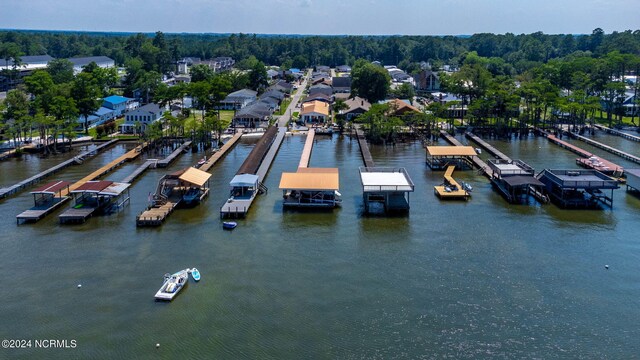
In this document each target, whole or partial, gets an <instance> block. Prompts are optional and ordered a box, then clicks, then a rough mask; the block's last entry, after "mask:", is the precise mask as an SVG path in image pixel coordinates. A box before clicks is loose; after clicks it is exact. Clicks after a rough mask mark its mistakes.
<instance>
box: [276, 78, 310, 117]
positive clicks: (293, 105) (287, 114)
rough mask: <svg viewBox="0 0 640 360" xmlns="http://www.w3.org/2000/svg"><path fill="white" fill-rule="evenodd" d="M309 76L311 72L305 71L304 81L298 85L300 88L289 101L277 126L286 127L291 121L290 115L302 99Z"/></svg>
mask: <svg viewBox="0 0 640 360" xmlns="http://www.w3.org/2000/svg"><path fill="white" fill-rule="evenodd" d="M310 76H311V70H309V71H307V73H306V75H305V76H304V80H303V81H302V85H300V87H299V88H298V91H297V92H296V94H295V95H294V96H293V99H292V100H291V103H290V104H289V106H288V107H287V110H286V111H285V112H284V115H281V116H280V119H278V126H280V127H286V126H287V124H288V123H289V120H291V115H292V114H293V113H294V112H295V111H296V106H297V105H298V102H299V101H300V98H301V97H302V93H303V92H304V89H305V88H306V87H307V81H309V77H310Z"/></svg>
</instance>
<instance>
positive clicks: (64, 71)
mask: <svg viewBox="0 0 640 360" xmlns="http://www.w3.org/2000/svg"><path fill="white" fill-rule="evenodd" d="M47 72H48V73H49V74H50V75H51V79H52V80H53V82H54V83H55V84H62V83H68V82H71V81H73V63H71V61H69V60H67V59H53V60H51V61H49V64H48V65H47Z"/></svg>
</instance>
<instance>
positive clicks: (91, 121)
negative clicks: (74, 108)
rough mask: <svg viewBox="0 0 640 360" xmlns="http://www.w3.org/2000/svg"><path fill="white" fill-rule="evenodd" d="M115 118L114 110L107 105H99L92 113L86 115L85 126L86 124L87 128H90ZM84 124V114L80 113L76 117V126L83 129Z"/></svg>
mask: <svg viewBox="0 0 640 360" xmlns="http://www.w3.org/2000/svg"><path fill="white" fill-rule="evenodd" d="M115 118H116V114H115V111H113V110H112V109H109V108H107V107H104V106H101V107H100V108H98V110H96V111H95V112H94V113H93V114H91V115H89V116H88V117H87V119H86V120H87V122H86V126H87V129H90V128H93V127H96V126H98V125H101V124H103V123H105V122H107V121H109V120H112V119H115ZM84 126H85V118H84V116H82V115H81V116H79V117H78V128H82V129H84Z"/></svg>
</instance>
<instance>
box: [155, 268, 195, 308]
mask: <svg viewBox="0 0 640 360" xmlns="http://www.w3.org/2000/svg"><path fill="white" fill-rule="evenodd" d="M188 280H189V271H188V269H185V270H181V271H178V272H177V273H175V274H173V275H170V274H168V273H167V274H165V275H164V283H162V286H161V287H160V290H158V292H156V296H155V298H156V300H166V301H171V300H173V298H174V297H176V295H178V293H179V292H180V290H182V288H184V287H185V286H186V285H187V281H188Z"/></svg>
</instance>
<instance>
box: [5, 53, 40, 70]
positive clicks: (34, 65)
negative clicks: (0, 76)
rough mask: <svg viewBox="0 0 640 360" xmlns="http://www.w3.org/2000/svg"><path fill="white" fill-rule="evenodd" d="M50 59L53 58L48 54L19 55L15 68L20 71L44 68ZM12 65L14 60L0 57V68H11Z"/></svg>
mask: <svg viewBox="0 0 640 360" xmlns="http://www.w3.org/2000/svg"><path fill="white" fill-rule="evenodd" d="M51 60H53V58H52V57H51V56H49V55H36V56H21V57H20V62H19V64H18V65H17V66H16V69H17V70H21V71H23V70H37V69H45V68H46V67H47V65H48V64H49V61H51ZM14 65H15V62H14V61H13V59H9V60H8V61H6V60H5V59H0V70H4V69H7V70H9V69H13V67H14Z"/></svg>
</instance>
